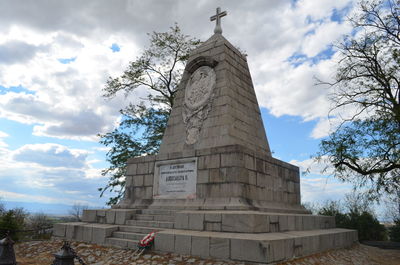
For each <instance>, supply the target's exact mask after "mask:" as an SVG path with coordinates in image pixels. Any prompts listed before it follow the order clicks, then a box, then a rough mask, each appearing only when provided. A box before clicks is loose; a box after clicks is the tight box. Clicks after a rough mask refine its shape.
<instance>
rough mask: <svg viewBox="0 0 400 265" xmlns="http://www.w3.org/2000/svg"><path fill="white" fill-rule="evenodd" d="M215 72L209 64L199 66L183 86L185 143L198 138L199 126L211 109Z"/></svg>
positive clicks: (190, 142) (193, 141)
mask: <svg viewBox="0 0 400 265" xmlns="http://www.w3.org/2000/svg"><path fill="white" fill-rule="evenodd" d="M215 83H216V74H215V71H214V69H213V68H211V67H210V66H205V65H204V66H200V67H199V68H197V70H196V71H194V72H193V73H192V74H191V76H190V78H189V80H188V82H187V84H186V88H185V101H184V108H183V112H182V115H183V122H184V123H185V127H186V140H185V142H186V144H194V143H196V142H197V140H198V139H199V135H200V131H201V127H202V126H203V122H204V120H205V119H206V118H207V115H208V113H209V111H210V110H211V105H212V99H213V94H214V93H213V92H214V87H215Z"/></svg>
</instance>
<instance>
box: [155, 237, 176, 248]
mask: <svg viewBox="0 0 400 265" xmlns="http://www.w3.org/2000/svg"><path fill="white" fill-rule="evenodd" d="M154 249H155V250H156V251H163V252H174V250H175V235H174V234H163V233H158V234H157V236H156V237H155V239H154Z"/></svg>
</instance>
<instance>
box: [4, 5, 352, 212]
mask: <svg viewBox="0 0 400 265" xmlns="http://www.w3.org/2000/svg"><path fill="white" fill-rule="evenodd" d="M353 4H354V3H353V1H350V0H335V1H332V0H298V1H294V0H286V1H285V0H268V1H266V0H251V1H241V0H234V1H232V0H229V1H227V0H226V1H222V0H221V1H215V0H196V1H192V0H186V1H183V0H181V1H179V0H158V1H156V0H148V1H141V0H115V1H108V0H102V1H100V0H86V1H78V0H65V1H51V0H47V1H46V0H24V1H22V0H3V1H0V197H1V198H2V200H3V201H19V202H31V203H32V202H33V203H52V204H66V205H71V204H73V203H83V204H88V205H91V206H93V207H95V206H103V205H104V202H105V200H106V198H99V193H98V191H97V188H99V187H103V186H104V185H105V183H106V181H107V180H106V179H105V178H103V177H102V176H101V175H100V171H101V169H102V168H105V167H106V166H107V164H106V162H105V154H106V149H104V147H103V146H101V145H99V144H98V138H97V137H96V134H98V133H105V132H108V131H111V130H112V129H113V127H114V126H115V125H116V124H117V122H118V118H119V115H118V110H119V109H120V108H122V107H123V106H125V105H126V104H127V103H128V102H129V101H130V100H135V98H137V96H136V97H135V95H132V96H131V97H129V98H124V97H123V96H122V95H121V96H120V97H116V98H115V99H113V100H108V101H105V100H104V99H103V98H102V97H101V94H102V92H101V90H102V88H103V87H104V84H105V81H106V79H107V78H108V76H118V75H119V74H120V73H121V71H122V70H123V69H124V68H125V67H126V66H127V65H128V63H129V61H131V60H134V59H135V58H136V57H137V56H138V55H140V53H141V51H142V50H143V48H144V47H146V46H147V45H148V36H147V34H146V33H148V32H152V31H157V32H164V31H167V30H168V28H169V27H170V26H173V24H174V22H177V23H178V25H179V26H180V27H181V29H182V31H183V32H184V33H185V34H188V35H191V36H194V37H197V38H200V39H201V40H203V41H205V40H206V39H207V38H209V37H210V36H211V35H212V33H213V28H214V22H210V21H209V17H210V16H211V15H213V14H214V13H215V8H216V7H217V6H221V8H222V10H226V11H227V12H228V16H226V17H224V18H223V19H222V28H223V35H224V36H225V37H226V38H227V39H228V40H229V41H230V42H231V43H232V44H234V45H235V46H238V47H240V48H241V49H242V50H244V51H245V52H246V53H247V54H248V63H249V67H250V70H251V74H252V77H253V83H254V86H255V90H256V93H257V97H258V101H259V104H260V107H261V111H262V115H263V120H264V124H265V128H266V131H267V136H268V138H269V142H270V146H271V149H272V150H273V151H274V156H275V157H277V158H279V159H282V160H284V161H287V162H291V163H294V164H297V165H299V166H301V167H302V169H303V170H304V169H305V168H307V167H308V166H309V165H310V156H311V155H312V154H314V153H315V152H316V151H317V149H318V143H319V141H320V140H321V138H322V137H324V136H326V135H327V133H328V132H329V128H330V123H329V121H328V120H327V118H326V117H327V113H328V110H329V106H330V104H329V102H328V100H327V97H326V95H327V92H328V90H327V88H326V87H322V86H316V85H314V83H315V82H316V81H315V79H314V77H318V78H320V79H323V80H327V81H329V80H330V79H331V78H332V76H333V74H334V72H333V70H334V67H335V64H336V62H337V60H338V55H337V53H336V50H335V49H334V48H333V47H332V45H331V44H332V43H333V42H335V41H337V40H338V39H340V37H341V36H342V35H343V34H347V33H350V32H351V27H350V26H349V25H348V24H347V23H346V22H345V17H346V15H348V14H349V12H352V8H353ZM321 167H322V166H321V165H315V164H313V165H312V172H311V174H309V175H306V176H303V177H302V197H303V201H316V200H318V201H321V200H324V199H328V198H331V199H337V198H341V197H342V196H343V194H344V193H345V192H347V191H349V190H350V186H349V185H347V184H343V183H339V182H337V181H335V180H334V179H332V178H329V177H326V176H324V175H320V174H318V172H319V171H318V169H319V168H321Z"/></svg>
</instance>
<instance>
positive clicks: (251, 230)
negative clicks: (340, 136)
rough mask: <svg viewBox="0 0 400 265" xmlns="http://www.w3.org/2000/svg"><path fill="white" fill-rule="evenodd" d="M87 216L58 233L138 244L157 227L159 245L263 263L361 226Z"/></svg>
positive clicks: (341, 238) (272, 216) (229, 216)
mask: <svg viewBox="0 0 400 265" xmlns="http://www.w3.org/2000/svg"><path fill="white" fill-rule="evenodd" d="M83 220H84V221H85V222H80V223H64V224H56V225H55V228H54V236H57V237H62V238H65V239H68V240H78V241H85V242H90V243H96V244H100V245H108V246H117V247H122V248H132V249H135V248H136V245H137V242H138V240H140V239H142V238H143V237H144V236H145V235H146V234H147V233H150V232H151V231H154V230H156V231H158V232H157V234H156V237H155V245H154V250H155V251H159V252H175V253H179V254H184V255H193V256H200V257H202V258H216V259H223V260H233V261H240V262H250V263H252V262H254V263H261V264H269V263H274V262H280V261H284V260H290V259H293V258H295V257H301V256H306V255H310V254H313V253H318V252H321V251H325V250H328V249H333V248H343V247H349V246H351V245H352V244H354V243H355V242H357V231H355V230H348V229H338V228H335V219H334V217H330V216H317V215H310V214H295V213H291V214H289V213H271V212H260V211H228V210H224V211H221V210H215V211H210V210H208V211H203V210H181V211H179V210H172V209H165V208H163V209H156V208H148V209H109V210H85V212H84V216H83ZM94 222H96V223H94Z"/></svg>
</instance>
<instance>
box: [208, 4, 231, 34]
mask: <svg viewBox="0 0 400 265" xmlns="http://www.w3.org/2000/svg"><path fill="white" fill-rule="evenodd" d="M227 14H228V13H226V11H223V12H221V8H220V7H217V14H215V15H214V16H212V17H210V21H214V20H216V23H215V29H214V33H215V34H222V28H221V18H222V17H224V16H226V15H227Z"/></svg>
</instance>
